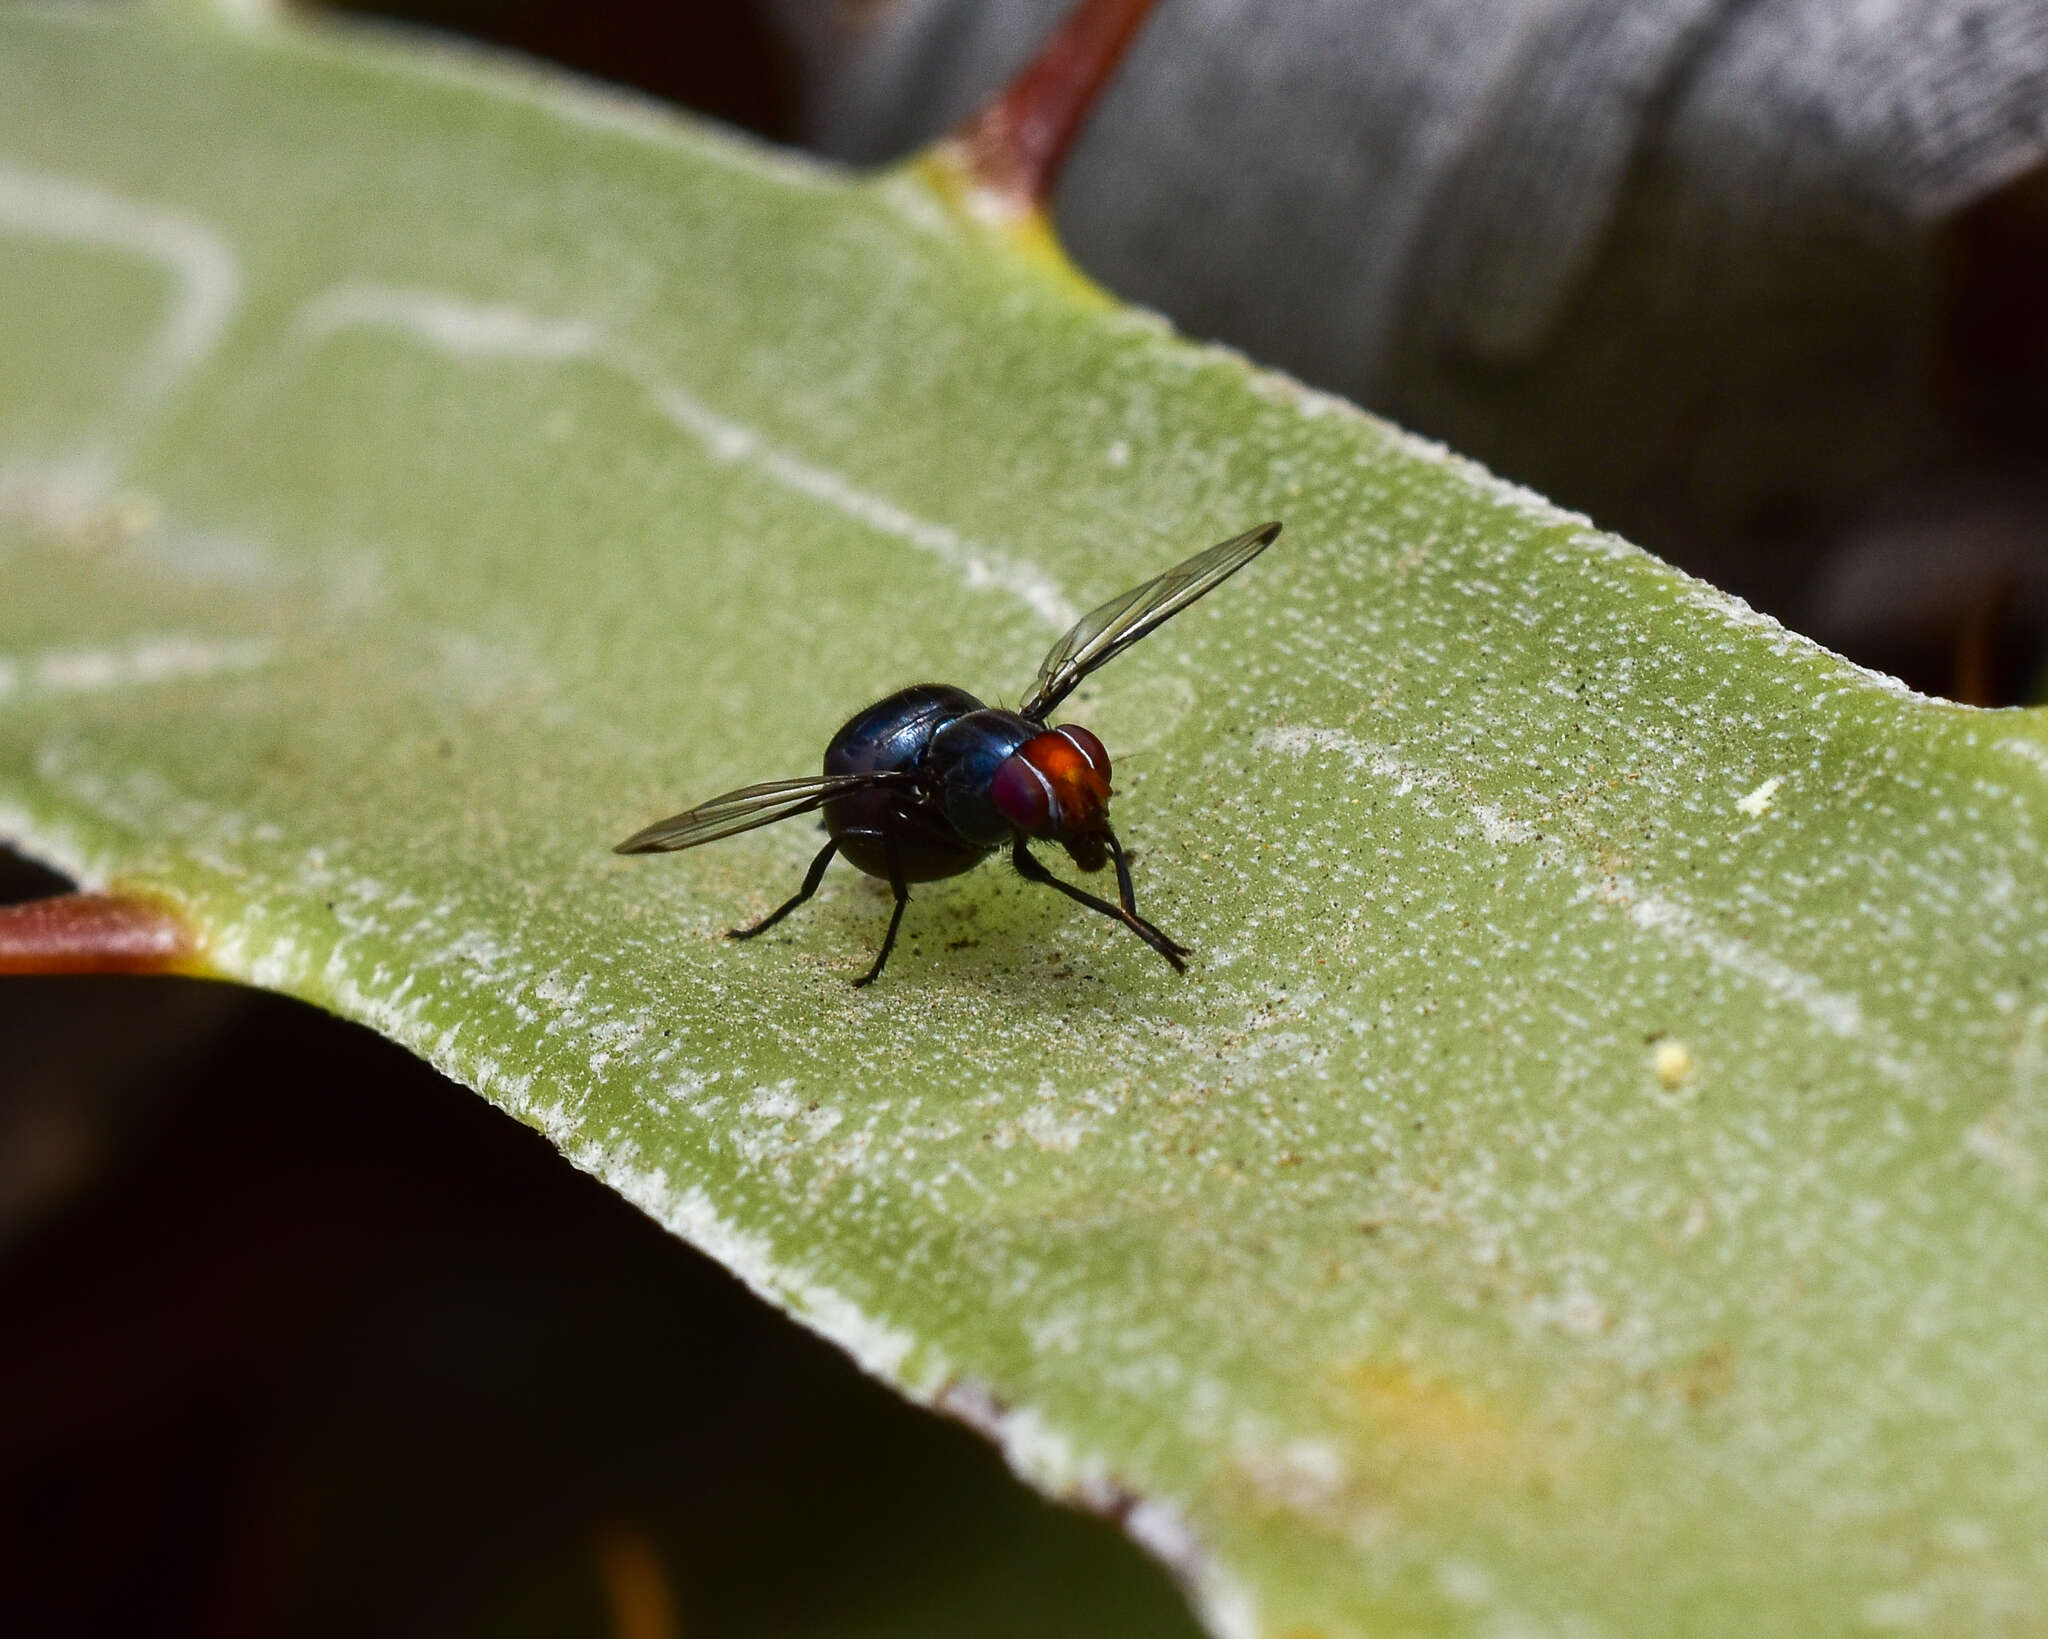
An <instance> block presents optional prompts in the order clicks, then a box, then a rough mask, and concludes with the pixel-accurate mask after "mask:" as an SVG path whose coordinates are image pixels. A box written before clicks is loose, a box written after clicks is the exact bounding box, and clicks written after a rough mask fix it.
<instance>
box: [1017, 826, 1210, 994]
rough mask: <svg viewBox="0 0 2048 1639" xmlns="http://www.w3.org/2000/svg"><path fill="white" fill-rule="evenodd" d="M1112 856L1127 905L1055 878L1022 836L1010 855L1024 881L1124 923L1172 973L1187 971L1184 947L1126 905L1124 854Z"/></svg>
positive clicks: (1185, 947)
mask: <svg viewBox="0 0 2048 1639" xmlns="http://www.w3.org/2000/svg"><path fill="white" fill-rule="evenodd" d="M1112 846H1113V845H1112ZM1114 857H1115V859H1116V862H1117V867H1118V869H1117V876H1118V878H1119V884H1118V885H1119V888H1120V889H1121V890H1122V891H1123V892H1124V895H1125V899H1126V903H1125V904H1122V905H1112V904H1111V903H1110V902H1109V901H1108V900H1107V899H1097V898H1096V897H1095V895H1093V894H1092V893H1089V892H1087V891H1086V890H1085V889H1082V888H1077V887H1075V886H1074V885H1073V884H1072V883H1071V882H1062V881H1061V880H1060V879H1059V878H1058V877H1056V876H1054V875H1053V874H1052V872H1050V871H1048V870H1047V869H1046V868H1045V867H1044V866H1043V865H1041V864H1040V863H1039V862H1038V860H1037V859H1036V858H1034V857H1033V855H1032V853H1031V850H1030V849H1028V848H1026V847H1025V846H1024V839H1023V838H1022V837H1021V836H1020V837H1019V838H1018V839H1017V844H1016V847H1015V848H1014V849H1012V850H1011V853H1010V859H1011V862H1012V863H1013V864H1014V865H1015V866H1016V867H1017V874H1018V875H1019V876H1021V877H1023V878H1024V879H1025V881H1027V882H1042V883H1044V884H1045V885H1046V886H1047V887H1048V888H1057V889H1059V891H1060V892H1061V893H1063V894H1065V895H1066V896H1067V897H1068V898H1069V899H1071V900H1073V901H1074V902H1075V903H1076V904H1080V905H1086V906H1087V907H1088V908H1089V909H1090V910H1091V911H1098V912H1100V913H1101V914H1102V915H1104V916H1107V917H1109V918H1110V919H1112V920H1113V921H1117V922H1121V923H1123V925H1124V926H1125V927H1127V928H1129V929H1130V930H1131V932H1133V933H1135V934H1136V935H1137V936H1138V937H1139V938H1140V939H1142V940H1144V941H1145V943H1146V944H1148V945H1150V946H1151V947H1152V948H1153V949H1154V950H1156V951H1158V952H1159V954H1160V955H1161V956H1163V957H1165V958H1166V960H1167V962H1168V963H1169V964H1170V965H1171V966H1172V968H1173V971H1174V972H1176V973H1185V972H1187V970H1188V963H1187V958H1188V948H1187V946H1185V945H1183V944H1179V943H1177V942H1176V941H1174V940H1173V939H1170V938H1168V937H1167V936H1166V935H1165V934H1164V933H1162V932H1161V931H1160V930H1159V929H1158V928H1155V927H1154V926H1153V925H1152V924H1151V923H1150V922H1148V921H1146V920H1145V919H1144V917H1142V916H1140V915H1139V914H1138V913H1137V912H1136V911H1135V910H1133V909H1132V908H1131V907H1130V905H1129V903H1128V900H1129V898H1130V894H1129V882H1130V875H1129V868H1128V867H1127V866H1125V865H1124V862H1123V854H1122V851H1121V850H1118V851H1117V853H1116V854H1115V855H1114Z"/></svg>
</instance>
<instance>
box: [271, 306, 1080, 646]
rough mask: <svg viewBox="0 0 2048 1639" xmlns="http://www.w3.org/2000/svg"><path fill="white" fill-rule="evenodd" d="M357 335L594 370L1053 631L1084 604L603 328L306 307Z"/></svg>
mask: <svg viewBox="0 0 2048 1639" xmlns="http://www.w3.org/2000/svg"><path fill="white" fill-rule="evenodd" d="M352 328H367V329H382V330H390V331H395V332H397V333H399V334H402V335H405V336H407V337H409V338H411V339H412V340H414V341H418V342H423V343H425V344H426V345H427V346H429V347H431V348H433V349H435V350H436V351H438V352H442V353H445V354H448V355H450V356H452V357H456V358H469V359H474V358H505V359H523V360H528V361H532V362H535V363H556V364H560V363H586V364H595V365H598V366H599V367H601V368H604V369H608V370H613V371H616V372H618V373H619V374H621V375H623V376H625V377H627V378H628V379H629V380H631V381H632V382H634V384H635V385H637V386H638V387H639V388H640V389H641V390H642V391H643V392H644V393H646V394H647V396H648V399H649V401H650V402H651V403H652V404H653V405H654V406H655V408H656V409H658V410H659V411H660V412H661V414H662V416H663V417H664V418H665V419H666V420H667V421H668V423H669V424H670V425H671V426H673V427H674V428H676V429H677V430H678V431H679V432H682V433H686V434H688V435H689V436H690V437H691V438H692V439H694V440H695V441H696V442H697V443H698V444H699V445H700V446H701V447H702V448H703V449H704V450H705V452H706V453H707V454H709V455H710V456H711V458H712V459H713V460H715V461H723V462H730V463H735V464H739V463H744V464H746V465H748V466H751V467H753V468H754V469H755V470H756V471H757V472H759V473H761V474H762V476H764V477H766V478H767V479H769V480H770V481H771V482H772V483H775V484H777V485H779V486H780V487H781V488H783V489H786V490H789V491H791V492H792V493H794V494H798V495H803V496H807V497H808V498H810V499H811V500H814V501H818V502H820V503H822V504H823V505H825V506H828V507H830V508H831V509H832V510H833V511H835V512H838V513H840V514H841V515H842V516H844V517H848V518H852V519H854V520H855V521H856V522H858V523H861V524H863V525H865V526H866V527H867V528H869V529H872V530H874V531H875V532H876V533H878V534H881V535H886V536H888V537H890V538H891V539H894V540H897V541H901V542H903V543H905V544H906V545H909V546H913V547H915V548H916V549H917V550H918V551H920V552H923V553H926V554H927V555H929V556H930V557H932V558H934V559H936V560H937V561H938V562H940V563H942V564H944V565H945V566H946V567H947V568H948V569H950V570H952V571H953V572H954V573H955V574H956V575H958V576H959V577H960V579H961V581H962V582H963V583H964V584H965V585H966V586H967V587H968V588H969V589H970V590H972V591H984V590H988V591H998V592H1003V593H1007V594H1008V595H1009V596H1011V597H1014V598H1016V599H1017V600H1018V601H1019V602H1021V603H1022V604H1023V605H1024V606H1025V607H1026V608H1028V609H1029V610H1030V611H1031V612H1032V614H1033V615H1035V616H1037V618H1038V619H1039V620H1040V621H1042V622H1043V623H1044V624H1045V625H1047V626H1048V627H1051V628H1056V629H1058V630H1061V631H1064V630H1065V629H1066V628H1067V627H1069V626H1071V625H1072V624H1073V623H1074V620H1075V618H1076V614H1077V611H1076V609H1075V607H1074V604H1073V603H1072V602H1071V600H1069V599H1068V597H1067V596H1066V594H1065V593H1064V592H1063V591H1061V589H1060V587H1059V585H1058V583H1057V582H1055V581H1054V580H1053V579H1052V578H1051V577H1050V576H1048V575H1046V574H1045V573H1044V572H1043V571H1042V570H1040V569H1038V568H1037V567H1035V566H1034V565H1032V564H1029V563H1026V562H1024V561H1023V560H1022V559H1019V558H1016V557H1014V556H1012V555H1010V554H1008V553H1003V552H999V551H997V550H995V549H994V548H993V547H989V546H985V545H983V544H981V543H980V542H977V541H970V540H968V539H966V538H965V537H964V536H962V535H961V534H960V533H959V532H958V531H956V530H953V529H950V528H948V527H947V526H946V525H944V524H939V523H934V522H932V521H931V520H930V519H927V518H920V517H918V516H917V515H916V514H914V513H912V512H909V511H907V510H906V509H904V508H903V507H900V506H898V505H897V504H896V503H895V502H893V501H891V500H889V499H887V498H886V497H884V496H880V495H876V494H875V493H874V492H872V491H871V490H867V489H864V488H862V487H861V486H860V485H858V484H856V483H854V482H853V480H852V479H850V478H848V477H847V476H846V474H844V473H842V472H839V471H836V470H835V469H833V468H831V467H827V466H824V465H821V464H820V463H818V462H815V461H811V460H808V459H806V458H805V457H803V456H801V455H798V454H796V453H795V452H794V451H792V450H788V449H785V448H783V447H781V446H780V445H778V444H776V443H774V442H773V441H771V440H770V439H769V438H768V437H767V436H766V435H765V434H763V433H762V432H761V431H760V430H759V429H757V428H755V427H751V426H748V425H747V424H746V423H745V422H742V421H736V420H734V419H733V418H732V417H730V416H726V415H721V414H719V413H718V412H717V411H715V410H713V409H711V408H710V407H709V406H708V405H706V404H705V403H704V402H703V401H702V400H701V399H699V398H697V397H696V396H695V395H694V394H692V393H690V392H689V391H688V390H687V389H685V388H684V387H682V386H681V385H679V384H678V383H676V382H674V381H672V380H670V379H668V378H667V377H665V376H664V375H662V374H661V372H660V370H659V369H658V368H657V367H656V366H655V365H654V363H653V362H652V361H651V360H650V359H648V358H646V357H645V356H644V355H642V354H640V353H637V352H635V351H633V350H632V349H630V348H627V347H624V346H622V345H620V344H617V343H615V342H612V341H610V340H609V339H608V338H607V337H606V336H605V334H604V332H603V331H601V330H600V329H599V328H598V327H597V326H595V325H593V324H589V323H587V322H585V321H582V320H576V319H568V320H563V319H551V318H547V317H545V316H543V315H539V314H533V313H529V312H527V311H525V310H524V309H521V308H516V307H511V306H507V305H505V304H503V303H492V302H477V301H471V300H468V299H467V298H464V297H462V296H459V295H454V294H451V293H450V292H447V291H441V290H420V289H412V288H403V287H398V286H391V285H370V284H343V285H336V286H332V287H330V288H329V289H327V290H324V291H322V292H321V293H320V294H319V295H317V296H315V297H314V298H313V299H312V300H311V301H310V302H309V303H307V305H306V306H305V308H304V309H303V310H302V311H301V313H300V315H299V319H298V323H297V329H298V330H299V332H300V334H301V335H302V336H304V337H306V338H307V339H309V340H316V341H317V340H321V339H324V338H326V337H329V336H332V335H335V334H336V333H338V332H341V331H344V330H348V329H352Z"/></svg>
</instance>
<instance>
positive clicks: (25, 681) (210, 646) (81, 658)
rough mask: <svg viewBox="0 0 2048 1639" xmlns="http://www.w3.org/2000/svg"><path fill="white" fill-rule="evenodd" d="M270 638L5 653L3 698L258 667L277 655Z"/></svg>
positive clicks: (0, 680) (149, 641)
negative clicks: (21, 653) (20, 653)
mask: <svg viewBox="0 0 2048 1639" xmlns="http://www.w3.org/2000/svg"><path fill="white" fill-rule="evenodd" d="M276 654H277V647H276V645H275V644H273V643H271V642H270V641H269V640H268V639H266V638H199V637H187V636H183V635H179V634H171V635H168V636H158V637H144V638H137V639H135V640H134V641H133V642H131V643H128V644H126V645H124V646H123V647H121V648H117V649H51V650H47V651H45V652H44V653H42V654H40V655H36V656H9V655H0V702H5V701H6V700H8V699H9V698H10V697H12V696H16V695H37V694H94V693H99V692H101V691H103V690H107V689H126V688H146V687H148V686H150V685H151V684H157V683H174V682H179V681H182V680H184V679H186V678H194V677H214V676H218V675H221V674H223V673H230V674H232V673H239V672H249V671H255V670H257V669H259V668H260V667H263V666H267V665H269V664H270V663H271V661H272V660H273V659H275V658H276Z"/></svg>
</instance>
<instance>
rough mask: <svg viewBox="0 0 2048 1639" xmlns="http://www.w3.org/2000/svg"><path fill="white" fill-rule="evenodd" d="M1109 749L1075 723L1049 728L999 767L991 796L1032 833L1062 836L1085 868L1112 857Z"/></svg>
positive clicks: (1048, 838) (1049, 839)
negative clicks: (1109, 836) (1110, 844)
mask: <svg viewBox="0 0 2048 1639" xmlns="http://www.w3.org/2000/svg"><path fill="white" fill-rule="evenodd" d="M1109 795H1110V787H1109V753H1108V752H1107V751H1105V750H1103V748H1102V742H1101V741H1100V740H1098V739H1096V738H1095V736H1094V735H1092V734H1090V733H1089V732H1088V731H1087V730H1086V729H1085V728H1082V727H1081V726H1080V725H1078V724H1076V723H1068V724H1065V725H1063V726H1062V727H1060V728H1052V729H1047V730H1046V731H1045V732H1044V733H1043V734H1038V735H1034V736H1033V737H1032V738H1031V739H1029V740H1026V741H1025V742H1024V743H1023V744H1022V745H1021V746H1019V747H1018V748H1017V749H1016V751H1015V752H1014V753H1012V754H1011V756H1010V757H1009V758H1008V759H1007V760H1006V761H1005V762H1004V763H1003V764H1002V766H1001V767H999V768H998V769H997V770H996V774H995V779H994V781H993V782H992V783H991V784H990V786H989V797H990V799H991V800H992V801H993V802H994V803H995V805H996V807H997V809H998V810H999V811H1000V812H1001V813H1002V815H1003V817H1004V818H1005V819H1007V820H1008V821H1009V822H1010V823H1011V824H1012V825H1014V826H1015V827H1016V828H1017V829H1018V830H1019V831H1021V832H1022V833H1023V834H1024V835H1025V836H1027V837H1035V838H1038V839H1040V840H1043V841H1046V842H1057V843H1058V844H1060V846H1061V847H1063V848H1065V849H1066V850H1067V852H1068V853H1069V854H1070V855H1072V856H1073V860H1074V863H1075V864H1076V865H1078V866H1080V867H1081V869H1082V870H1084V871H1099V870H1101V869H1102V867H1103V866H1105V865H1107V864H1108V863H1109V848H1108V842H1107V838H1108V834H1109Z"/></svg>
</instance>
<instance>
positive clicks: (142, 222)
mask: <svg viewBox="0 0 2048 1639" xmlns="http://www.w3.org/2000/svg"><path fill="white" fill-rule="evenodd" d="M0 234H12V235H16V236H21V237H29V238H40V239H50V240H55V241H57V242H60V243H65V244H74V245H85V246H91V247H94V248H97V249H102V250H110V251H117V252H120V253H123V254H125V255H129V256H134V257H138V258H140V259H142V260H143V261H147V262H152V263H154V264H155V265H157V266H158V267H160V268H162V269H164V270H165V271H166V272H168V273H169V274H170V275H171V276H172V278H173V279H174V280H176V282H177V287H178V292H177V298H176V300H175V301H173V303H172V304H171V310H170V312H169V313H168V314H167V315H166V316H165V318H164V322H163V323H162V325H160V326H159V327H158V329H157V333H156V335H155V336H154V337H153V338H152V339H151V341H150V344H149V346H148V348H147V349H146V350H145V351H144V354H143V357H142V360H141V362H140V363H138V364H137V365H136V367H135V369H134V371H133V372H132V373H131V375H130V377H129V379H128V383H127V387H126V392H125V398H126V401H127V402H126V409H125V415H124V417H123V420H124V422H125V423H126V424H127V426H128V427H132V426H133V425H134V424H135V423H137V422H140V421H141V420H142V419H144V418H146V417H148V416H150V415H153V414H154V413H155V412H156V411H157V410H159V409H160V408H161V407H162V406H163V404H164V402H165V401H166V400H167V399H168V398H169V397H170V396H171V394H172V393H174V392H175V391H176V390H177V389H178V387H179V386H180V385H182V384H183V382H184V380H185V378H186V377H187V376H188V375H189V374H190V373H191V372H192V371H193V370H195V369H197V368H198V367H199V366H200V365H201V364H203V363H204V362H205V361H206V359H207V358H208V357H209V356H210V355H211V354H212V352H213V350H214V349H215V348H216V347H217V346H219V345H220V340H221V337H222V336H223V335H225V334H226V333H227V328H228V325H229V323H230V322H231V321H232V320H233V318H234V315H235V310H236V308H237V307H238V306H239V305H240V302H241V295H242V272H241V263H240V261H239V260H238V259H237V258H236V256H235V254H234V252H233V251H232V250H230V249H229V248H228V245H227V242H226V241H225V240H224V239H222V238H221V237H220V236H219V235H218V234H217V233H215V232H213V231H212V229H211V228H209V227H208V226H207V225H206V224H205V223H203V222H201V221H199V220H198V219H197V218H195V217H192V216H189V215H186V214H185V213H183V212H180V211H175V210H170V209H166V208H164V207H162V206H158V205H153V204H149V203H147V202H146V201H142V200H135V199H129V198H125V197H123V196H122V195H119V194H114V193H109V192H107V191H106V190H105V189H103V188H100V187H98V186H96V185H94V184H93V183H90V182H83V181H80V180H78V179H76V178H73V177H63V176H51V175H47V174H45V173H42V172H38V171H24V170H19V169H16V168H15V167H13V166H6V165H0ZM125 430H126V429H125V428H124V429H123V432H125ZM119 436H122V434H117V439H118V437H119ZM94 453H95V454H97V455H99V456H100V457H101V458H103V459H106V460H108V461H112V460H113V459H114V458H115V456H116V455H117V453H118V452H117V451H112V450H108V451H98V452H94Z"/></svg>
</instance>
